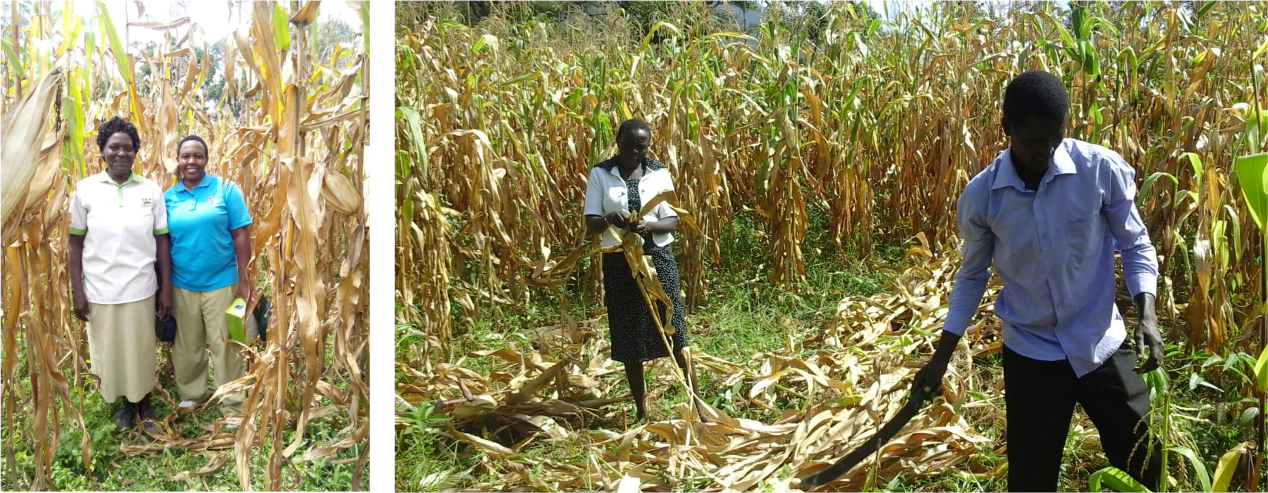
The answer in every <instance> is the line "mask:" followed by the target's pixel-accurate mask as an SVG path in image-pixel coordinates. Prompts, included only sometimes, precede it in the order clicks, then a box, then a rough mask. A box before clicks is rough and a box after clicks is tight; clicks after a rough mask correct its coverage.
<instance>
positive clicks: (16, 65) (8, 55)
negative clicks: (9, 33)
mask: <svg viewBox="0 0 1268 493" xmlns="http://www.w3.org/2000/svg"><path fill="white" fill-rule="evenodd" d="M0 48H3V49H4V58H5V60H8V61H11V62H12V63H13V65H12V67H13V69H14V70H13V71H14V72H15V73H18V74H25V73H26V67H24V66H22V58H21V57H19V56H18V55H17V54H16V53H14V52H13V47H12V46H10V45H9V40H7V39H5V40H3V41H2V42H0Z"/></svg>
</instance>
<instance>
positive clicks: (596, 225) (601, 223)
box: [586, 215, 608, 236]
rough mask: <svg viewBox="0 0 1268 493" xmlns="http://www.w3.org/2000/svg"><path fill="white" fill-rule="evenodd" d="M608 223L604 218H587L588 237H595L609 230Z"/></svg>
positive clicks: (593, 216) (590, 216)
mask: <svg viewBox="0 0 1268 493" xmlns="http://www.w3.org/2000/svg"><path fill="white" fill-rule="evenodd" d="M607 227H608V221H607V219H604V218H603V216H595V215H589V216H586V236H594V235H597V234H599V233H602V232H603V230H604V229H607Z"/></svg>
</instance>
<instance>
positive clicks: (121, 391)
mask: <svg viewBox="0 0 1268 493" xmlns="http://www.w3.org/2000/svg"><path fill="white" fill-rule="evenodd" d="M155 347H156V346H155V340H154V296H150V297H149V298H146V299H143V300H138V301H133V302H131V303H118V304H113V305H98V304H96V303H89V304H88V357H89V359H90V363H91V369H92V372H93V374H94V375H97V377H98V378H100V379H101V387H100V389H99V391H100V392H101V398H102V399H105V401H106V402H114V401H115V399H117V398H119V396H124V397H125V398H127V399H128V400H129V401H132V402H137V401H140V400H141V399H142V398H143V397H145V395H146V394H148V393H150V391H151V390H154V369H155V368H156V367H157V366H158V352H157V351H156V350H155Z"/></svg>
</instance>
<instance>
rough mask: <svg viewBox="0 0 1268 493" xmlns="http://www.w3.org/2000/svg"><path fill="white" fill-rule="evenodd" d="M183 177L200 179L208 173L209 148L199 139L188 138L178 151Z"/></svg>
mask: <svg viewBox="0 0 1268 493" xmlns="http://www.w3.org/2000/svg"><path fill="white" fill-rule="evenodd" d="M176 163H177V164H179V165H180V172H181V178H184V179H186V180H189V181H200V180H202V179H203V176H205V175H206V174H207V148H206V147H203V144H202V142H199V141H197V140H187V141H185V143H184V144H181V147H180V149H178V150H177V152H176Z"/></svg>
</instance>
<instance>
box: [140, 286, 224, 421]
mask: <svg viewBox="0 0 1268 493" xmlns="http://www.w3.org/2000/svg"><path fill="white" fill-rule="evenodd" d="M236 290H237V285H236V284H235V285H233V286H228V287H223V288H220V289H216V290H213V291H190V290H188V289H181V288H176V287H173V289H172V291H173V293H174V295H173V296H172V304H173V305H174V306H173V307H172V312H173V316H175V317H176V340H175V341H173V342H172V366H174V367H175V368H176V386H177V388H179V389H180V396H181V400H187V401H201V400H202V399H204V398H206V397H207V396H208V393H207V353H208V352H209V351H208V350H210V353H211V365H212V367H213V368H215V370H214V372H215V373H214V374H213V375H214V377H215V378H214V381H215V383H216V388H219V387H220V386H221V385H224V384H226V383H229V382H232V381H234V380H237V379H239V378H242V377H243V376H245V375H246V367H245V365H244V364H243V361H242V356H241V355H239V354H238V349H240V348H238V347H237V346H236V345H235V344H236V343H232V342H229V324H228V323H226V322H225V310H228V309H229V305H231V304H233V300H234V291H236ZM150 335H151V337H152V336H153V331H151V334H150ZM245 397H246V396H245V395H244V393H243V392H238V393H235V394H230V395H226V396H225V397H224V399H223V400H221V401H220V412H221V414H225V415H228V414H232V413H238V412H242V401H243V399H244V398H245Z"/></svg>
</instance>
